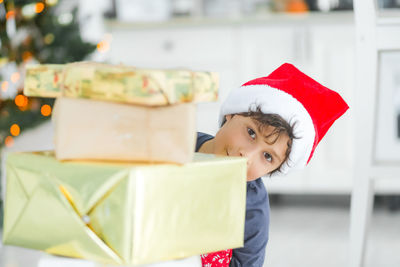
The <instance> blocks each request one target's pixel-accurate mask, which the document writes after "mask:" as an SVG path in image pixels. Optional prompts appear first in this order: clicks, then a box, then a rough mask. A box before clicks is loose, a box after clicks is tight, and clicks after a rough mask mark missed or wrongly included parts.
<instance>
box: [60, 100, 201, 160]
mask: <svg viewBox="0 0 400 267" xmlns="http://www.w3.org/2000/svg"><path fill="white" fill-rule="evenodd" d="M195 118H196V107H195V104H194V103H185V104H177V105H168V106H162V107H145V106H138V105H129V104H121V103H114V102H107V101H98V100H91V99H79V98H67V97H59V98H57V99H56V102H55V104H54V112H53V115H52V120H53V125H54V145H55V146H54V147H55V154H56V158H57V159H59V160H77V159H89V160H113V161H115V160H117V161H146V162H148V161H150V162H173V163H179V164H183V163H186V162H189V161H191V160H192V158H193V154H194V151H195V145H196V122H195Z"/></svg>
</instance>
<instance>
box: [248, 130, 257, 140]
mask: <svg viewBox="0 0 400 267" xmlns="http://www.w3.org/2000/svg"><path fill="white" fill-rule="evenodd" d="M247 133H248V134H249V135H250V137H251V138H252V139H255V138H256V132H254V131H253V129H251V128H247Z"/></svg>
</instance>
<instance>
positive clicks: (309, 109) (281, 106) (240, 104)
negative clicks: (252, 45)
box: [220, 63, 349, 174]
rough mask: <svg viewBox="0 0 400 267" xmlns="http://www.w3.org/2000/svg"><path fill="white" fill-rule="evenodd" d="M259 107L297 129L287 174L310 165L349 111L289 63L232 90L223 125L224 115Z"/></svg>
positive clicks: (284, 170) (333, 94)
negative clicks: (317, 151)
mask: <svg viewBox="0 0 400 267" xmlns="http://www.w3.org/2000/svg"><path fill="white" fill-rule="evenodd" d="M257 106H260V107H261V111H262V112H263V113H265V114H278V115H280V116H281V117H282V118H283V119H284V120H286V121H287V122H288V123H289V124H290V125H294V135H295V136H296V137H298V139H294V140H293V144H292V150H291V152H290V155H289V159H288V160H287V161H286V162H285V163H284V164H283V165H282V167H281V172H282V173H284V174H286V173H288V172H289V170H290V169H301V168H303V167H304V166H306V165H307V163H308V162H309V161H310V159H311V157H312V155H313V153H314V150H315V148H316V147H317V145H318V143H319V142H320V141H321V139H322V138H323V137H324V135H325V134H326V132H327V131H328V129H329V128H330V126H331V125H332V124H333V123H334V121H335V120H336V119H338V118H339V117H340V116H342V115H343V113H345V112H346V110H347V109H348V108H349V107H348V105H347V104H346V102H345V101H344V100H343V99H342V97H341V96H340V95H339V94H338V93H336V92H335V91H332V90H330V89H329V88H327V87H325V86H323V85H321V84H319V83H318V82H316V81H315V80H313V79H312V78H310V77H308V76H307V75H306V74H304V73H302V72H301V71H299V70H298V69H297V68H296V67H295V66H293V65H292V64H288V63H285V64H283V65H281V66H280V67H279V68H277V69H276V70H275V71H273V72H272V73H271V74H270V75H268V76H267V77H261V78H257V79H254V80H251V81H249V82H247V83H245V84H243V85H242V86H241V87H239V88H235V89H233V90H232V91H231V92H230V94H229V95H228V97H227V99H226V100H225V102H224V103H223V104H222V107H221V112H220V124H222V121H223V119H224V116H225V115H229V114H236V113H241V112H247V111H249V109H250V110H255V108H256V107H257Z"/></svg>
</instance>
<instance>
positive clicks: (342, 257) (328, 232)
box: [0, 196, 400, 267]
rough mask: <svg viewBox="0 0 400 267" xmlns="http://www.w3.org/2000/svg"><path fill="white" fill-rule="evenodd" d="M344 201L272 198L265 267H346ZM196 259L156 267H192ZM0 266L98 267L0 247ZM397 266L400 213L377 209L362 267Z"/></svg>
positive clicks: (346, 213)
mask: <svg viewBox="0 0 400 267" xmlns="http://www.w3.org/2000/svg"><path fill="white" fill-rule="evenodd" d="M349 203H350V198H349V197H348V196H301V197H300V196H280V197H277V196H271V226H270V241H269V244H268V248H267V255H266V264H265V265H264V266H267V267H292V266H296V267H321V266H323V267H337V266H347V256H348V255H347V252H348V228H349V208H350V205H349ZM195 262H196V259H188V260H187V261H181V262H179V263H178V262H174V263H169V264H162V265H161V264H160V265H154V266H157V267H158V266H160V267H172V266H174V267H181V266H182V267H183V266H196V265H195ZM0 266H1V267H3V266H4V267H20V266H21V267H22V266H24V267H25V266H29V267H30V266H38V267H50V266H61V267H71V266H74V267H98V266H100V265H97V264H94V263H92V262H87V261H83V260H72V259H68V258H59V257H54V256H50V255H47V254H44V253H41V252H37V251H34V250H29V249H23V248H17V247H9V246H6V247H4V246H3V245H1V244H0ZM398 266H400V211H396V212H393V211H389V209H388V208H387V207H386V206H383V205H379V203H378V204H377V205H376V207H375V209H374V212H373V218H372V223H371V231H370V235H369V241H368V246H367V255H366V263H365V266H364V267H398Z"/></svg>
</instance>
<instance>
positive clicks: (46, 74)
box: [24, 62, 219, 106]
mask: <svg viewBox="0 0 400 267" xmlns="http://www.w3.org/2000/svg"><path fill="white" fill-rule="evenodd" d="M218 86H219V83H218V74H217V73H215V72H201V71H190V70H178V69H168V70H156V69H138V68H134V67H128V66H122V65H120V66H118V65H108V64H101V63H93V62H78V63H70V64H66V65H57V64H54V65H52V64H46V65H31V66H28V67H27V70H26V77H25V85H24V94H25V95H26V96H38V97H58V96H68V97H76V98H91V99H97V100H106V101H116V102H122V103H130V104H139V105H146V106H163V105H169V104H176V103H184V102H208V101H216V100H217V98H218Z"/></svg>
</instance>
